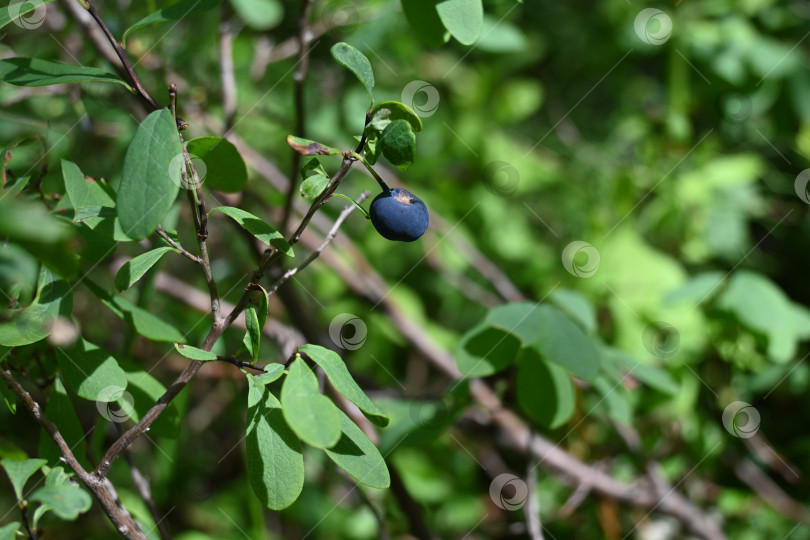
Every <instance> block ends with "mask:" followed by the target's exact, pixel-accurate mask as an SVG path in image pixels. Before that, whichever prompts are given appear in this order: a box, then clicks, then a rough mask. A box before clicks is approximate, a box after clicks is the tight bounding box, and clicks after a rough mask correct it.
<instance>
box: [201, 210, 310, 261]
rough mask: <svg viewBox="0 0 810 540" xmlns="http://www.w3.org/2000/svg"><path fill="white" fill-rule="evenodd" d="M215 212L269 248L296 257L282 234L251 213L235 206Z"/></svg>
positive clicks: (212, 211)
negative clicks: (236, 224) (220, 213)
mask: <svg viewBox="0 0 810 540" xmlns="http://www.w3.org/2000/svg"><path fill="white" fill-rule="evenodd" d="M214 212H222V213H223V214H225V215H226V216H228V217H230V218H231V219H233V220H234V221H236V222H237V223H238V224H239V225H240V226H241V227H242V228H243V229H245V230H246V231H247V232H249V233H250V234H252V235H253V236H255V237H256V238H257V239H259V241H261V242H263V243H265V244H267V245H268V246H273V247H275V248H277V249H278V250H280V251H282V252H284V253H285V254H286V255H289V256H291V257H292V256H293V255H294V254H293V249H292V247H291V246H290V244H289V243H288V242H287V240H285V239H284V236H283V235H282V234H281V233H280V232H278V231H277V230H275V229H274V228H273V227H271V226H270V225H268V224H267V223H265V222H264V221H262V220H261V219H259V218H257V217H256V216H254V215H253V214H251V213H250V212H245V211H244V210H242V209H241V208H235V207H233V206H219V207H217V208H214V209H213V210H211V213H214Z"/></svg>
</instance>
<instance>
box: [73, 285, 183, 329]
mask: <svg viewBox="0 0 810 540" xmlns="http://www.w3.org/2000/svg"><path fill="white" fill-rule="evenodd" d="M82 283H83V284H84V285H85V286H86V287H87V288H88V289H90V290H91V291H92V292H93V294H95V295H96V296H97V297H98V298H99V300H101V302H102V303H103V304H104V305H105V306H107V307H108V308H110V309H111V310H112V312H113V313H115V314H116V315H117V316H118V317H120V318H121V319H123V320H124V321H125V322H126V323H127V324H128V325H130V326H132V328H134V329H135V331H136V332H137V333H138V334H140V335H142V336H143V337H145V338H147V339H151V340H154V341H164V342H172V341H179V342H181V343H182V342H184V341H185V340H186V338H185V336H183V334H182V333H181V332H180V331H179V330H178V329H177V328H175V327H174V326H172V325H170V324H169V323H167V322H166V321H164V320H163V319H161V318H160V317H158V316H157V315H153V314H152V313H150V312H149V311H146V310H145V309H143V308H140V307H138V306H136V305H135V304H133V303H132V302H130V301H129V300H126V299H125V298H123V297H121V296H113V295H112V294H110V293H108V292H107V291H105V290H104V289H102V288H101V287H99V286H98V285H96V284H95V283H94V282H93V281H91V280H90V279H88V278H85V279H84V280H83V281H82Z"/></svg>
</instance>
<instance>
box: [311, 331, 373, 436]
mask: <svg viewBox="0 0 810 540" xmlns="http://www.w3.org/2000/svg"><path fill="white" fill-rule="evenodd" d="M298 350H299V351H300V352H302V353H304V354H306V355H307V356H308V357H309V358H311V359H312V361H313V362H315V363H316V364H318V365H319V366H321V368H322V369H323V370H324V372H325V373H326V376H327V377H329V381H330V382H331V383H332V386H334V387H335V390H337V391H338V392H340V394H341V395H342V396H343V397H345V398H346V399H348V400H349V401H351V402H352V403H354V404H355V405H357V407H358V408H359V409H360V410H361V411H363V414H365V415H366V416H367V417H368V419H369V420H371V421H372V422H374V423H375V424H377V425H378V426H380V427H385V426H387V425H388V422H389V418H388V416H387V415H386V414H385V412H383V410H382V409H380V408H379V407H378V406H377V405H375V404H374V402H373V401H371V399H369V397H368V396H367V395H366V394H365V392H363V390H362V389H361V388H360V386H358V385H357V383H356V382H355V381H354V379H353V378H352V376H351V373H349V370H348V369H347V368H346V364H345V363H344V362H343V359H342V358H341V357H340V355H338V353H336V352H335V351H331V350H329V349H327V348H325V347H321V346H320V345H302V346H301V347H299V348H298Z"/></svg>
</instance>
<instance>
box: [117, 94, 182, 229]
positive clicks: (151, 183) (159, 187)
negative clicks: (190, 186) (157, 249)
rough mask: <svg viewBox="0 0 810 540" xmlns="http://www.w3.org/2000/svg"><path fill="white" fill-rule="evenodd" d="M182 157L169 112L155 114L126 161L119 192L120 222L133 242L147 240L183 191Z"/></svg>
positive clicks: (141, 130) (142, 126) (142, 125)
mask: <svg viewBox="0 0 810 540" xmlns="http://www.w3.org/2000/svg"><path fill="white" fill-rule="evenodd" d="M182 154H183V146H182V145H181V144H180V139H179V138H178V135H177V126H176V125H175V122H174V118H173V117H172V114H171V113H170V112H169V110H168V109H160V110H159V111H155V112H153V113H151V114H150V115H149V116H147V117H146V118H145V119H144V120H143V122H141V123H140V125H139V126H138V130H137V131H136V132H135V137H134V138H133V139H132V142H131V143H130V145H129V148H128V149H127V154H126V156H125V157H124V170H123V172H122V174H121V185H120V186H119V188H118V219H119V221H120V222H121V227H122V228H123V229H124V233H125V234H126V235H127V236H129V237H130V238H133V239H136V240H140V239H141V238H146V237H147V236H149V235H150V234H152V233H153V232H154V231H155V229H156V228H157V226H158V225H160V222H161V220H162V219H163V218H164V217H165V216H166V214H167V213H168V211H169V209H170V208H171V206H172V204H173V203H174V199H175V197H176V196H177V192H178V190H179V189H180V184H181V180H180V167H181V166H182V165H183V163H184V161H183V159H182V158H181V157H180V156H182ZM175 158H177V159H175Z"/></svg>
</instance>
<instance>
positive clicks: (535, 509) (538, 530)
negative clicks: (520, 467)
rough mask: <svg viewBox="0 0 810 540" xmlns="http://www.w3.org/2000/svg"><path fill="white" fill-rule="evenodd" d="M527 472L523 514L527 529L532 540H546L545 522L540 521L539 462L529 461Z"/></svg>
mask: <svg viewBox="0 0 810 540" xmlns="http://www.w3.org/2000/svg"><path fill="white" fill-rule="evenodd" d="M528 465H529V466H528V468H527V470H526V488H527V489H528V493H527V499H526V505H525V506H524V507H523V512H524V513H525V514H526V527H527V528H528V529H529V535H530V536H531V537H532V540H544V537H543V522H542V521H541V520H540V496H539V495H538V493H537V470H536V468H537V462H536V460H534V459H530V460H529V464H528Z"/></svg>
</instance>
